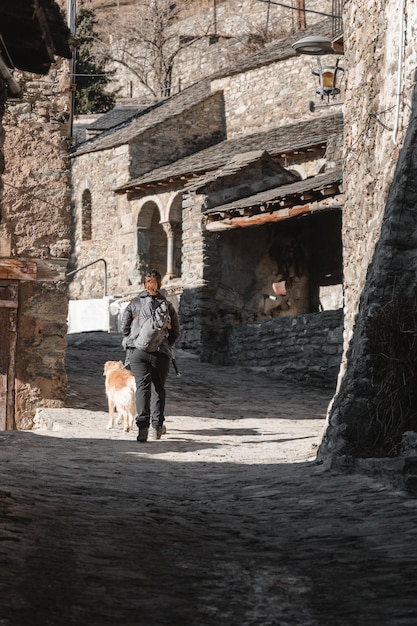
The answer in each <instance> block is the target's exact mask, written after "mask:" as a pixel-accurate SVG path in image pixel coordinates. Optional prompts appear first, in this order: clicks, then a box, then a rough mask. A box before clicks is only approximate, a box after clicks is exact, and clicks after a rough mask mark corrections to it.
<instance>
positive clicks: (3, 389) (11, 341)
mask: <svg viewBox="0 0 417 626" xmlns="http://www.w3.org/2000/svg"><path fill="white" fill-rule="evenodd" d="M18 295H19V287H18V285H17V284H13V283H10V284H6V283H2V282H1V281H0V430H13V429H14V428H15V421H14V379H15V363H16V335H17V307H18V301H19V299H18Z"/></svg>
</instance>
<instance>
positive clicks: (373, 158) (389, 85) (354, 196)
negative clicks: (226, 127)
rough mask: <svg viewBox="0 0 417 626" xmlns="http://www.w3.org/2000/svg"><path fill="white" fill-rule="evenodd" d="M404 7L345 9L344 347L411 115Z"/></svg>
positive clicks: (411, 20)
mask: <svg viewBox="0 0 417 626" xmlns="http://www.w3.org/2000/svg"><path fill="white" fill-rule="evenodd" d="M399 6H400V5H399V3H398V2H396V1H394V0H390V1H389V2H380V1H378V2H373V3H371V4H370V3H369V2H366V1H360V0H359V1H356V2H352V3H349V4H347V5H346V7H347V11H346V14H345V16H344V24H345V33H344V41H345V56H344V58H343V65H344V66H345V68H346V87H345V106H344V120H345V125H344V143H345V162H344V189H345V196H346V202H345V206H344V210H343V212H344V226H343V248H344V259H345V262H344V272H345V306H346V322H345V329H346V330H345V335H344V341H345V348H347V346H348V343H349V341H350V339H351V337H352V330H353V325H354V318H355V315H356V314H357V310H358V304H359V298H360V295H361V293H362V290H363V288H364V285H365V280H366V273H367V269H368V266H369V263H370V261H371V259H372V255H373V252H374V248H375V244H376V242H377V241H378V238H379V234H380V229H381V224H382V218H383V213H384V207H385V203H386V200H387V197H388V192H389V188H390V185H391V182H392V179H393V174H394V169H395V166H396V163H397V160H398V156H399V153H400V150H401V146H402V143H403V141H404V135H405V130H406V128H407V125H408V121H409V116H410V111H411V98H412V90H413V87H414V83H415V58H416V57H415V53H416V50H415V32H416V28H417V14H416V11H415V9H413V10H410V11H409V13H408V15H407V19H405V20H404V23H403V25H402V26H400V18H401V16H402V14H401V12H400V11H399ZM402 29H404V40H403V44H401V45H400V33H401V31H402ZM400 48H401V49H402V51H403V56H401V53H400ZM397 93H398V97H397V95H396V94H397Z"/></svg>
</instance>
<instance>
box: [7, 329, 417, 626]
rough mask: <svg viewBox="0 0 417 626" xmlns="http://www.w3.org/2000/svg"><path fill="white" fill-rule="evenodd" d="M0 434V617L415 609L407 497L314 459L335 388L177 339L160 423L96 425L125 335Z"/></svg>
mask: <svg viewBox="0 0 417 626" xmlns="http://www.w3.org/2000/svg"><path fill="white" fill-rule="evenodd" d="M68 342H69V347H68V354H67V371H68V377H69V393H68V400H67V406H66V407H65V408H63V409H42V410H41V411H40V413H39V419H38V427H37V428H36V429H35V430H33V431H12V432H2V433H0V449H1V453H0V512H1V514H0V540H1V541H0V563H1V569H0V572H1V574H0V577H1V582H0V625H1V626H29V625H30V626H33V625H34V624H36V625H37V624H39V625H42V626H72V625H77V626H365V625H375V626H377V625H378V626H415V625H416V624H417V595H416V593H415V588H416V582H417V523H416V522H417V500H416V499H413V498H410V497H409V496H407V495H406V494H405V493H403V492H400V491H397V490H395V489H393V488H389V487H387V486H386V485H384V484H382V483H379V482H378V481H377V480H375V479H373V478H370V477H367V476H364V475H343V474H339V473H337V472H328V471H327V472H326V471H324V470H323V468H322V467H321V466H320V465H318V464H317V463H316V462H315V452H316V449H317V445H318V443H319V441H320V436H321V433H322V431H323V428H324V422H325V414H326V409H327V406H328V403H329V401H330V399H331V396H332V390H331V389H327V390H323V389H313V388H304V387H303V386H302V385H294V386H289V385H288V383H284V382H282V383H280V382H277V381H272V380H270V379H268V378H267V377H265V375H264V374H262V373H261V372H259V373H257V372H250V371H247V370H245V369H244V368H227V367H219V366H214V365H210V364H203V363H200V362H199V361H198V360H197V359H195V358H192V357H191V356H190V355H187V354H186V353H183V352H180V351H179V353H178V355H177V360H178V365H179V368H180V372H181V376H180V377H177V376H176V375H175V372H172V373H171V374H170V376H169V379H168V386H167V402H168V406H167V416H168V417H167V422H166V424H167V431H168V432H167V434H166V435H165V436H164V437H163V438H162V439H161V440H160V441H155V442H153V441H152V442H148V443H147V444H145V445H143V444H142V445H141V444H138V443H137V442H136V431H134V432H131V433H125V432H123V430H122V428H121V427H117V428H115V429H114V430H106V424H107V404H106V399H105V395H104V378H103V376H102V370H103V364H104V362H105V361H106V360H118V359H119V358H123V351H122V349H121V345H120V337H119V336H117V335H109V334H106V333H86V334H84V335H72V336H69V338H68Z"/></svg>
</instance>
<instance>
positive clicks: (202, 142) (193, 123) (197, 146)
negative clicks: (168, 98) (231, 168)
mask: <svg viewBox="0 0 417 626" xmlns="http://www.w3.org/2000/svg"><path fill="white" fill-rule="evenodd" d="M225 136H226V130H225V121H224V102H223V94H222V92H221V91H218V92H217V93H213V95H212V96H210V97H208V98H207V99H206V100H205V101H203V102H199V103H198V104H197V105H195V106H194V107H192V108H190V109H187V110H186V111H184V112H182V111H180V110H179V111H178V114H177V115H173V116H172V117H170V118H169V119H168V120H165V121H162V122H161V123H159V124H158V125H157V126H153V127H151V128H150V129H147V130H145V131H144V132H142V133H141V134H140V135H139V136H138V137H137V139H135V140H133V141H132V142H131V148H130V154H131V160H130V174H131V176H132V177H135V176H140V175H141V174H144V173H145V172H148V171H150V170H152V169H155V168H157V167H161V166H163V165H167V164H169V163H173V162H174V161H176V160H178V159H181V158H183V157H185V156H188V155H189V154H193V153H195V152H198V151H199V150H203V149H204V148H207V147H208V146H211V145H213V144H215V143H217V142H218V141H221V140H223V139H225Z"/></svg>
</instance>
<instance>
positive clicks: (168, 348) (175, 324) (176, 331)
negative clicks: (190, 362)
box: [121, 290, 181, 359]
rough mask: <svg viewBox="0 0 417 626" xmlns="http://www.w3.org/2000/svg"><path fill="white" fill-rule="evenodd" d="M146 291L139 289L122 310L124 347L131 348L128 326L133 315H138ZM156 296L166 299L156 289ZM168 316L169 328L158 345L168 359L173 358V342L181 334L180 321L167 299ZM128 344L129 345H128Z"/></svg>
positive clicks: (146, 294)
mask: <svg viewBox="0 0 417 626" xmlns="http://www.w3.org/2000/svg"><path fill="white" fill-rule="evenodd" d="M148 295H149V294H148V292H147V291H146V290H143V291H141V293H140V294H139V295H138V296H136V297H135V298H133V300H131V301H130V302H129V304H128V305H127V307H126V308H125V310H124V313H123V316H122V322H121V330H122V333H123V335H124V339H123V347H124V348H133V347H134V346H133V343H131V342H130V340H129V339H128V337H129V333H130V327H131V325H132V321H133V319H134V318H135V317H139V311H140V307H141V300H142V298H146V297H147V296H148ZM158 298H162V299H163V300H166V297H165V296H164V294H163V293H161V292H160V291H158ZM167 303H168V310H169V316H170V318H171V328H170V329H169V330H168V336H167V338H166V339H164V340H163V341H162V344H161V345H160V347H159V351H160V352H162V354H165V355H166V356H167V357H169V358H170V359H172V358H174V344H175V342H176V341H177V340H178V339H179V337H180V335H181V329H180V322H179V318H178V313H177V312H176V310H175V307H174V305H173V304H172V303H171V302H170V301H169V300H167ZM129 344H130V345H129Z"/></svg>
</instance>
